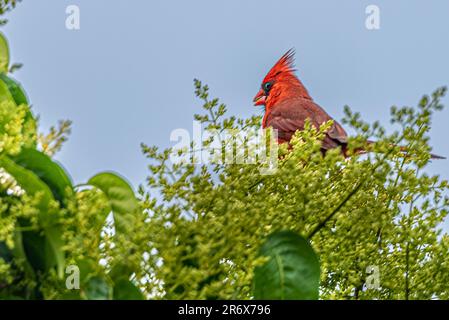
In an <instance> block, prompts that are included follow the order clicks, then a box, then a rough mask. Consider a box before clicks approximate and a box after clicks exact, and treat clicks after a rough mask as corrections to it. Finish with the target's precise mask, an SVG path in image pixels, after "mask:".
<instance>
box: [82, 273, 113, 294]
mask: <svg viewBox="0 0 449 320" xmlns="http://www.w3.org/2000/svg"><path fill="white" fill-rule="evenodd" d="M83 291H84V294H85V296H86V298H87V299H89V300H109V299H110V297H111V287H110V286H109V284H108V282H107V281H106V280H105V279H103V278H102V277H99V276H94V277H92V278H90V279H89V281H88V282H87V283H86V285H85V287H84V288H83Z"/></svg>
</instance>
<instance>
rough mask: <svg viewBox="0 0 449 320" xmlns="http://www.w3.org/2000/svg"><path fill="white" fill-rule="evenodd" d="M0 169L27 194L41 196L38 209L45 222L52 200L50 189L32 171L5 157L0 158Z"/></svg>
mask: <svg viewBox="0 0 449 320" xmlns="http://www.w3.org/2000/svg"><path fill="white" fill-rule="evenodd" d="M0 167H2V168H4V169H5V170H6V171H7V172H8V173H9V174H10V175H11V176H13V177H14V179H15V180H16V182H17V183H18V184H19V186H20V187H21V188H22V189H24V190H25V191H26V192H27V193H28V194H30V195H35V194H36V193H40V194H41V201H40V203H39V209H40V211H41V218H43V219H45V220H47V213H48V205H49V202H50V200H52V199H53V194H52V192H51V190H50V188H49V187H48V186H47V185H46V184H45V183H44V182H43V181H42V180H41V179H39V177H38V176H37V175H36V174H35V173H34V172H32V171H30V170H28V169H26V168H24V167H22V166H20V165H18V164H17V163H15V162H14V161H13V160H11V159H10V158H9V157H7V156H2V157H0Z"/></svg>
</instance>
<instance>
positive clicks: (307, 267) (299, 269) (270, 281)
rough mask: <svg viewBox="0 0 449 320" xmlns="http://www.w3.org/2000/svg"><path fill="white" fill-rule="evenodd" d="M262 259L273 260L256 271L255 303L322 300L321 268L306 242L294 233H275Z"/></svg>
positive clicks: (262, 248) (261, 252)
mask: <svg viewBox="0 0 449 320" xmlns="http://www.w3.org/2000/svg"><path fill="white" fill-rule="evenodd" d="M260 255H261V256H265V257H268V258H269V260H268V261H267V262H266V263H265V264H264V265H262V266H259V267H256V269H255V270H254V297H255V299H280V300H313V299H318V289H319V280H320V264H319V260H318V257H317V255H316V254H315V252H314V250H313V249H312V247H311V246H310V244H309V242H308V241H307V240H306V239H304V238H303V237H301V236H299V235H297V234H296V233H294V232H291V231H280V232H275V233H273V234H271V235H270V236H269V237H268V239H267V241H266V242H265V243H264V244H263V245H262V247H261V249H260Z"/></svg>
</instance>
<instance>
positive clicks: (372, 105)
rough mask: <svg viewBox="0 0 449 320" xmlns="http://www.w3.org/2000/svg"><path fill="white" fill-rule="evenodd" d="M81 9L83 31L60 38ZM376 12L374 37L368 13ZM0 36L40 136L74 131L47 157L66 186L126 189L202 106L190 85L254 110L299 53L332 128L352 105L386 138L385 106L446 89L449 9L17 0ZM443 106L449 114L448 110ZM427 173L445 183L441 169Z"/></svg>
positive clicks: (403, 0)
mask: <svg viewBox="0 0 449 320" xmlns="http://www.w3.org/2000/svg"><path fill="white" fill-rule="evenodd" d="M72 4H74V5H78V6H79V8H80V14H81V15H80V23H81V24H80V27H81V28H80V30H78V31H73V30H72V31H70V30H68V29H66V27H65V20H66V17H67V15H66V13H65V11H66V7H67V6H68V5H72ZM370 4H374V5H377V6H378V7H379V8H380V29H379V30H368V29H367V28H366V27H365V19H366V16H367V15H366V13H365V8H366V7H367V6H368V5H370ZM7 18H9V20H10V21H9V23H8V24H7V26H6V27H4V28H2V29H3V30H2V31H3V32H4V33H5V34H6V35H7V37H8V39H9V41H10V47H11V51H12V60H13V61H14V62H21V63H23V64H24V67H23V68H22V69H21V70H19V71H18V72H16V73H15V75H14V76H15V77H16V78H17V79H18V80H19V81H21V82H22V84H23V86H24V87H25V89H26V91H27V93H28V95H29V97H30V98H31V101H32V104H33V109H34V112H35V113H38V114H40V116H41V129H42V130H47V129H48V127H49V126H50V125H52V124H56V122H57V120H58V119H71V120H73V122H74V125H73V131H72V135H71V137H70V140H69V141H68V142H67V144H66V145H65V146H64V148H63V150H62V152H60V153H59V154H58V155H57V159H58V160H60V161H61V162H62V163H63V164H64V165H65V167H66V168H67V169H68V171H69V172H70V173H71V175H72V177H73V179H74V180H75V182H76V183H81V182H84V181H86V180H87V179H88V178H89V177H90V176H92V175H93V174H95V173H97V172H98V171H101V170H106V169H107V170H114V171H118V172H120V173H122V174H123V175H125V176H126V177H127V178H128V179H129V180H130V181H131V182H132V183H133V184H134V185H135V186H137V184H139V183H142V182H144V179H145V176H146V175H147V174H148V171H147V169H146V164H147V162H146V160H145V158H144V157H143V155H142V154H141V152H140V147H139V144H140V142H145V143H147V144H149V145H158V146H161V147H169V146H172V145H173V143H171V142H170V139H169V137H170V132H171V131H172V130H173V129H176V128H186V129H190V128H192V116H193V114H194V113H195V112H197V111H199V107H200V102H199V101H197V100H196V99H195V97H194V94H193V85H192V80H193V78H199V79H200V80H202V81H203V82H205V83H207V84H209V86H210V87H211V93H212V95H213V96H217V97H220V98H221V99H222V101H223V102H225V103H226V104H227V105H228V108H229V110H230V112H231V113H232V114H235V115H238V116H241V117H249V116H250V115H251V114H254V113H257V112H260V111H259V109H257V108H254V107H253V106H252V98H253V96H254V95H255V94H256V92H257V91H258V89H259V86H260V82H261V80H262V78H263V76H264V75H265V73H266V72H267V71H268V69H269V68H270V67H271V66H272V65H273V64H274V62H275V61H276V60H277V59H278V58H279V57H280V56H281V55H282V54H283V53H284V52H285V51H286V50H287V49H289V48H291V47H294V48H295V49H296V53H297V54H296V57H297V58H296V66H297V69H298V75H299V76H300V78H301V79H302V80H303V82H304V84H305V85H306V87H307V88H308V89H309V92H310V94H311V95H312V97H313V98H314V99H315V101H317V102H318V103H319V104H320V105H321V106H322V107H324V108H325V109H326V110H327V111H328V113H330V114H331V115H332V116H334V117H335V118H336V119H337V120H340V119H341V117H342V116H343V106H344V105H345V104H348V105H349V106H350V107H351V108H352V109H353V110H355V111H359V112H361V113H362V116H363V117H364V119H365V120H366V121H375V120H380V121H381V122H383V123H385V124H386V125H387V127H388V128H391V127H389V126H388V121H389V109H390V106H391V105H393V104H396V105H400V106H401V105H416V103H417V101H418V100H419V98H420V97H421V95H422V94H424V93H430V92H432V91H433V90H434V89H436V88H437V87H438V86H441V85H448V84H449V63H448V61H449V41H448V38H449V1H443V0H442V1H437V0H433V1H412V0H395V1H391V0H385V1H381V0H371V1H363V0H342V1H331V0H328V1H322V0H314V1H293V0H292V1H273V0H272V1H260V0H258V1H255V0H247V1H236V0H228V1H221V2H218V1H207V0H202V1H195V0H192V1H144V0H134V1H118V0H95V1H92V0H70V1H66V0H58V1H54V0H39V1H35V0H33V1H31V0H24V1H23V2H21V3H20V4H19V5H18V7H17V9H15V10H14V11H13V12H11V13H9V14H8V15H7ZM444 102H445V104H446V105H447V106H448V107H449V99H448V98H447V97H446V98H445V100H444ZM448 123H449V109H448V108H446V110H444V111H443V112H441V113H439V114H438V115H437V116H436V117H435V119H434V123H433V129H432V132H431V144H432V146H433V147H434V152H435V153H438V154H441V155H445V156H449V143H448V141H449V125H448ZM428 170H429V172H431V173H440V174H441V176H442V177H444V178H446V179H448V178H449V160H446V161H435V162H434V163H432V164H431V165H430V166H429V168H428Z"/></svg>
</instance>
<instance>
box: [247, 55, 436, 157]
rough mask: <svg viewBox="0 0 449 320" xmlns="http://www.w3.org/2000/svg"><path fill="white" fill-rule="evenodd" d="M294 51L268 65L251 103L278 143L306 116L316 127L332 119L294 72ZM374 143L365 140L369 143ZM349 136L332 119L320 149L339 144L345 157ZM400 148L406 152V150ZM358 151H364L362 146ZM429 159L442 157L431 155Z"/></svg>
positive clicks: (299, 126) (330, 147) (299, 124)
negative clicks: (262, 111) (274, 132)
mask: <svg viewBox="0 0 449 320" xmlns="http://www.w3.org/2000/svg"><path fill="white" fill-rule="evenodd" d="M293 64H294V51H293V50H292V49H290V50H289V51H287V53H285V54H284V55H283V56H282V57H281V58H280V59H279V61H278V62H276V64H275V65H274V66H273V67H272V68H271V70H270V71H269V72H268V73H267V75H266V76H265V78H264V79H263V82H262V85H261V89H260V90H259V92H258V93H257V95H256V96H255V97H254V105H255V106H260V105H263V106H265V114H264V117H263V120H262V127H263V128H267V127H272V128H273V129H274V130H277V134H278V143H284V142H289V141H290V139H291V137H292V136H293V134H294V133H295V132H296V131H297V130H304V123H305V121H306V119H309V120H310V123H311V124H312V125H313V126H315V127H316V128H319V127H320V125H322V124H323V123H325V122H327V121H329V120H333V119H332V117H331V116H329V115H328V114H327V113H326V111H324V110H323V108H321V107H320V106H319V105H317V104H316V103H315V102H314V101H313V99H312V98H311V97H310V95H309V93H308V92H307V89H306V88H305V87H304V85H303V84H302V82H301V81H300V80H299V79H298V77H297V76H296V75H295V73H294V71H295V70H294V65H293ZM371 143H373V142H371V141H368V144H371ZM347 145H348V135H347V133H346V131H345V130H344V129H343V127H342V126H341V125H340V124H339V123H338V122H337V121H335V120H333V124H332V127H331V128H330V129H329V130H328V131H327V132H326V135H325V137H324V139H323V141H322V146H321V151H322V152H323V154H324V153H326V151H327V150H329V149H333V148H336V147H341V151H342V153H343V155H344V156H345V157H346V156H347V151H348V149H347ZM403 151H405V152H406V150H405V149H403ZM357 152H358V153H365V152H366V151H365V150H364V149H363V148H362V149H360V150H357ZM431 158H432V159H445V158H444V157H441V156H437V155H433V154H431Z"/></svg>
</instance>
